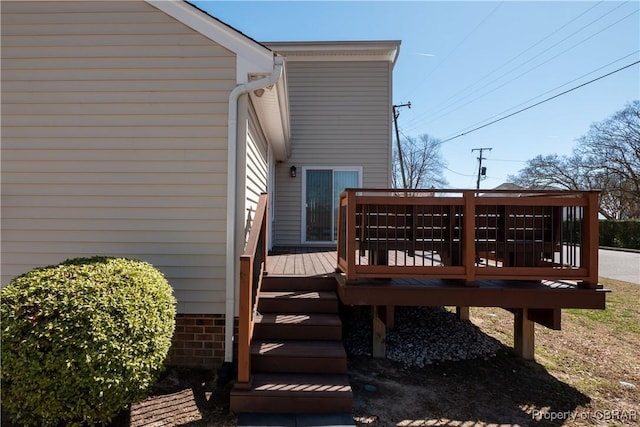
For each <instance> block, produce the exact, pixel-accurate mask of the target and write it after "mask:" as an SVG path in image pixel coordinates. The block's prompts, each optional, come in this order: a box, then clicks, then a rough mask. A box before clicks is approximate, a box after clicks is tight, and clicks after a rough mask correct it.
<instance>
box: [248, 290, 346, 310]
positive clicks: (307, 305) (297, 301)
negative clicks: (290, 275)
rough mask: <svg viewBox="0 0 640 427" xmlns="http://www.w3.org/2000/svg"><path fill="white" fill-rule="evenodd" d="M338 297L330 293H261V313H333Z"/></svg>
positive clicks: (259, 308) (259, 306)
mask: <svg viewBox="0 0 640 427" xmlns="http://www.w3.org/2000/svg"><path fill="white" fill-rule="evenodd" d="M337 309H338V297H337V296H336V293H335V292H330V291H308V290H307V291H266V292H264V291H263V292H261V293H260V301H259V303H258V311H259V312H260V313H262V312H265V313H333V312H335V311H336V310H337Z"/></svg>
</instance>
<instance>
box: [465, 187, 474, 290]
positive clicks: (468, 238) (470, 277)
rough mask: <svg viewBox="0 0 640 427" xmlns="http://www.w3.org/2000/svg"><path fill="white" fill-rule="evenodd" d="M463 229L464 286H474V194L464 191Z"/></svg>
mask: <svg viewBox="0 0 640 427" xmlns="http://www.w3.org/2000/svg"><path fill="white" fill-rule="evenodd" d="M463 197H464V211H463V213H462V217H463V229H462V239H463V241H462V251H463V265H464V268H465V284H466V285H467V286H475V280H476V201H475V198H476V193H475V192H473V191H465V192H464V194H463Z"/></svg>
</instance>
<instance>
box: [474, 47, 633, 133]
mask: <svg viewBox="0 0 640 427" xmlns="http://www.w3.org/2000/svg"><path fill="white" fill-rule="evenodd" d="M638 52H640V49H639V50H636V51H635V52H631V53H629V54H627V55H625V56H623V57H620V58H618V59H616V60H615V61H611V62H609V63H608V64H605V65H603V66H602V67H598V68H596V69H595V70H592V71H589V72H588V73H586V74H583V75H581V76H580V77H576V78H575V79H573V80H570V81H568V82H566V83H563V84H561V85H560V86H556V87H554V88H553V89H549V90H548V91H546V92H543V93H541V94H540V95H538V96H534V97H533V98H529V99H527V100H526V101H523V102H521V103H520V104H518V105H514V106H513V107H510V108H507V109H506V110H502V111H500V112H499V113H496V114H494V115H493V116H491V117H487V118H486V119H484V120H480V121H479V122H476V123H474V124H472V125H469V126H467V127H466V128H464V129H463V130H462V132H464V131H465V130H467V129H470V128H472V127H474V126H477V125H479V124H480V123H483V122H486V121H487V120H491V119H493V118H494V117H498V116H500V115H502V114H504V113H506V112H508V111H511V110H514V109H516V108H518V107H520V106H521V105H525V104H527V103H529V102H531V101H534V100H536V99H538V98H542V97H543V96H544V95H546V94H548V93H551V92H554V91H556V90H558V89H560V88H562V87H565V86H567V85H569V84H571V83H573V82H575V81H578V80H580V79H582V78H584V77H586V76H588V75H590V74H593V73H595V72H598V71H600V70H602V69H603V68H607V67H608V66H610V65H613V64H615V63H616V62H620V61H622V60H623V59H627V58H628V57H630V56H633V55H635V54H637V53H638Z"/></svg>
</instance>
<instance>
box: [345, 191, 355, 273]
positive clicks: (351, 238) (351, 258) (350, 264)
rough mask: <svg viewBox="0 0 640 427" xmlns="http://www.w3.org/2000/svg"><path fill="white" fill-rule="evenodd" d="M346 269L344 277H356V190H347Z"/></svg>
mask: <svg viewBox="0 0 640 427" xmlns="http://www.w3.org/2000/svg"><path fill="white" fill-rule="evenodd" d="M346 227H347V233H346V235H347V242H346V243H347V245H346V248H347V271H346V279H347V280H353V279H355V278H356V247H355V245H356V192H355V191H354V190H347V225H346Z"/></svg>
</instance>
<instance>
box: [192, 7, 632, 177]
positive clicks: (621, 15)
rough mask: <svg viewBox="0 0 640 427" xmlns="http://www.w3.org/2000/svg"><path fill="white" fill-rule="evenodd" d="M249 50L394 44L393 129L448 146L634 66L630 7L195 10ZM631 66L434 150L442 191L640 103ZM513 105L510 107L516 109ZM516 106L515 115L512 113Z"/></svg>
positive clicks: (544, 150)
mask: <svg viewBox="0 0 640 427" xmlns="http://www.w3.org/2000/svg"><path fill="white" fill-rule="evenodd" d="M194 3H195V4H197V5H198V6H199V7H201V8H203V9H205V10H207V11H208V12H209V13H211V14H212V15H214V16H216V17H217V18H219V19H221V20H222V21H224V22H226V23H228V24H229V25H231V26H233V27H235V28H237V29H239V30H240V31H242V32H244V33H245V34H247V35H249V36H251V37H253V38H254V39H256V40H258V41H310V40H311V41H313V40H401V41H402V45H401V49H400V56H399V59H398V62H397V64H396V67H395V70H394V103H395V104H400V103H405V102H407V101H411V103H412V108H411V109H410V110H409V109H406V108H405V109H402V110H401V114H400V117H399V125H400V130H401V131H402V132H403V133H404V134H405V135H409V136H418V135H420V134H423V133H428V134H430V135H432V136H434V137H436V138H439V139H442V140H444V139H447V138H450V137H453V136H455V135H458V134H460V133H462V132H463V131H465V130H467V129H470V128H473V127H475V126H479V125H482V124H484V123H486V122H488V121H490V119H497V118H500V117H502V116H504V115H506V114H509V113H511V112H514V111H515V110H517V109H520V108H524V107H527V106H528V105H531V104H533V103H535V102H539V101H542V100H544V99H545V98H548V97H551V96H554V95H556V94H559V93H560V92H563V91H565V90H568V89H571V88H573V87H575V86H578V85H580V84H583V83H586V82H587V81H589V80H592V79H594V78H597V77H599V76H602V75H604V74H607V73H609V72H612V71H614V70H616V69H618V68H621V67H623V66H625V65H627V64H630V63H633V62H635V61H638V59H640V53H639V52H638V50H639V49H640V13H639V9H640V2H638V1H627V2H612V1H601V2H583V1H565V2H560V1H533V2H520V1H504V2H483V1H477V2H469V1H467V2H460V1H440V2H435V1H434V2H432V1H411V2H396V1H394V2H391V1H375V2H372V1H351V2H346V1H322V2H320V1H290V2H274V1H268V2H266V1H261V2H249V1H215V2H212V1H196V2H194ZM639 82H640V65H635V66H633V67H630V68H627V69H626V70H623V71H620V72H618V73H615V74H613V75H611V76H609V77H606V78H604V79H601V80H599V81H597V82H594V83H592V84H589V85H586V86H584V87H582V88H580V89H577V90H575V91H572V92H570V93H568V94H566V95H562V96H560V97H558V98H556V99H553V100H551V101H549V102H546V103H543V104H541V105H540V106H537V107H534V108H532V109H530V110H528V111H525V112H523V113H520V114H517V115H515V116H513V117H511V118H508V119H505V120H503V121H501V122H499V123H496V124H493V125H491V126H487V127H486V128H484V129H481V130H479V131H476V132H473V133H469V134H467V135H465V136H462V137H459V138H456V139H452V140H451V141H448V142H445V143H443V144H442V149H441V152H442V154H443V157H444V159H445V160H446V162H447V165H448V166H447V167H448V170H447V171H446V178H447V180H448V181H449V184H450V187H453V188H475V182H476V173H477V166H478V165H477V156H478V153H477V152H476V153H472V152H471V150H472V149H473V148H479V147H491V148H493V150H492V151H491V152H488V153H487V152H485V155H484V156H485V157H486V158H487V159H486V160H484V162H483V165H484V166H486V167H487V178H486V179H485V180H484V181H483V182H482V183H481V187H482V188H493V187H496V186H498V185H500V184H501V183H503V182H505V180H506V178H507V176H508V175H509V174H514V173H516V172H517V171H518V170H519V169H521V168H522V167H523V166H524V162H525V161H526V160H528V159H530V158H532V157H535V156H536V155H538V154H544V155H546V154H553V153H557V154H561V155H563V154H569V153H570V152H571V150H572V148H573V147H574V146H575V144H576V139H577V138H578V137H580V136H581V135H583V134H585V133H586V132H587V131H588V130H589V125H590V124H591V123H593V122H596V121H601V120H604V119H606V118H607V117H609V116H610V115H611V114H613V113H614V112H615V111H618V110H620V109H622V108H623V107H624V106H625V104H626V103H627V102H629V101H631V100H633V99H638V98H640V93H639V92H640V83H639ZM517 106H519V107H517ZM516 107H517V108H516Z"/></svg>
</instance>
